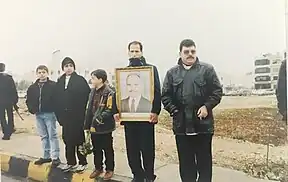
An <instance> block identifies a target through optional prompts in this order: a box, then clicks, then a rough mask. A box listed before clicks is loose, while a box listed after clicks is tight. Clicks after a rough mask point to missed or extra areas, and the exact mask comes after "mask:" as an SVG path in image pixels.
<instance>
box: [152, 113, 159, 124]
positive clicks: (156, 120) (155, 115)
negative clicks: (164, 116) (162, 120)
mask: <svg viewBox="0 0 288 182" xmlns="http://www.w3.org/2000/svg"><path fill="white" fill-rule="evenodd" d="M150 123H158V114H155V113H150Z"/></svg>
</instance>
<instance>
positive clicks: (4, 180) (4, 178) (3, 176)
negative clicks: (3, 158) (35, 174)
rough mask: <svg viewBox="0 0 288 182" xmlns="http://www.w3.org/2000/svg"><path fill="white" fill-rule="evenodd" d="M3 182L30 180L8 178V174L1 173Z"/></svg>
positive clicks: (26, 181) (24, 181) (25, 181)
mask: <svg viewBox="0 0 288 182" xmlns="http://www.w3.org/2000/svg"><path fill="white" fill-rule="evenodd" d="M1 182H28V180H26V179H19V178H18V179H16V178H12V177H10V176H8V175H7V174H3V173H1Z"/></svg>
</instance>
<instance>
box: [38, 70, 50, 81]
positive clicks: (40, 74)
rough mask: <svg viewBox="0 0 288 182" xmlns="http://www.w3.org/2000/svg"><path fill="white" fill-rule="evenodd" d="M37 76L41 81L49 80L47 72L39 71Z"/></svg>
mask: <svg viewBox="0 0 288 182" xmlns="http://www.w3.org/2000/svg"><path fill="white" fill-rule="evenodd" d="M36 74H37V77H38V79H40V80H46V79H47V78H48V73H47V71H46V70H42V69H38V70H37V73H36Z"/></svg>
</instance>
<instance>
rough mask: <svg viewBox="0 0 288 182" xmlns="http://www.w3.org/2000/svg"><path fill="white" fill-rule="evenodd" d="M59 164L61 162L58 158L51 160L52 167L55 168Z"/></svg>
mask: <svg viewBox="0 0 288 182" xmlns="http://www.w3.org/2000/svg"><path fill="white" fill-rule="evenodd" d="M60 164H61V161H60V159H59V158H58V159H53V160H52V165H51V166H52V167H57V166H59V165H60Z"/></svg>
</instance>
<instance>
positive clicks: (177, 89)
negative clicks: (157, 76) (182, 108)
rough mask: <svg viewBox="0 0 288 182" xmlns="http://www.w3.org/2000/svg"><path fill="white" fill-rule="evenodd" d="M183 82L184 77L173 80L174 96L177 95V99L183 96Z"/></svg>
mask: <svg viewBox="0 0 288 182" xmlns="http://www.w3.org/2000/svg"><path fill="white" fill-rule="evenodd" d="M182 84H183V79H182V78H176V79H174V80H173V82H172V86H173V94H174V96H176V98H177V99H179V97H181V92H182Z"/></svg>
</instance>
